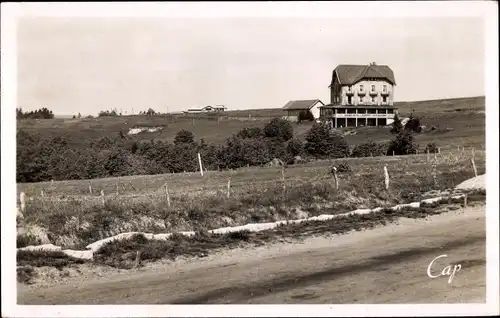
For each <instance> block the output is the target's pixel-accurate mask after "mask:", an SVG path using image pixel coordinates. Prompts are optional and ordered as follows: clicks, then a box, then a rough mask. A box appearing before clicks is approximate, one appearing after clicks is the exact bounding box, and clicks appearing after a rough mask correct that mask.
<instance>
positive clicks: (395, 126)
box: [391, 114, 403, 135]
mask: <svg viewBox="0 0 500 318" xmlns="http://www.w3.org/2000/svg"><path fill="white" fill-rule="evenodd" d="M402 130H403V124H402V123H401V119H399V116H398V114H396V115H394V121H393V122H392V128H391V134H394V135H397V134H399V133H400V132H401V131H402Z"/></svg>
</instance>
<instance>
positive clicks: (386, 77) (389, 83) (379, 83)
mask: <svg viewBox="0 0 500 318" xmlns="http://www.w3.org/2000/svg"><path fill="white" fill-rule="evenodd" d="M395 85H396V81H395V79H394V73H393V71H392V70H391V69H390V68H389V67H388V66H386V65H376V64H375V63H371V64H369V65H339V66H337V67H336V68H335V70H334V71H333V74H332V81H331V84H330V86H329V88H330V104H328V105H324V106H320V107H319V108H320V119H321V120H322V121H330V122H331V124H332V126H334V127H335V128H337V127H358V126H385V125H389V124H391V123H392V122H393V121H394V114H395V112H396V108H394V86H395Z"/></svg>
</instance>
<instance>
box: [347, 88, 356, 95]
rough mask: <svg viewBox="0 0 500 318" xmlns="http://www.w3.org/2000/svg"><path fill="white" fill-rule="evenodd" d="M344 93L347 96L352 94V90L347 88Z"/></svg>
mask: <svg viewBox="0 0 500 318" xmlns="http://www.w3.org/2000/svg"><path fill="white" fill-rule="evenodd" d="M345 94H346V95H347V96H354V90H352V89H349V90H347V91H346V92H345Z"/></svg>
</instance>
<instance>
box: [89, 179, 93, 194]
mask: <svg viewBox="0 0 500 318" xmlns="http://www.w3.org/2000/svg"><path fill="white" fill-rule="evenodd" d="M89 193H90V194H92V181H89Z"/></svg>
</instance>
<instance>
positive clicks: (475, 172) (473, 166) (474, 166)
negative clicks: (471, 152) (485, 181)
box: [470, 158, 477, 177]
mask: <svg viewBox="0 0 500 318" xmlns="http://www.w3.org/2000/svg"><path fill="white" fill-rule="evenodd" d="M470 161H471V162H472V169H474V177H477V169H476V163H475V162H474V158H471V159H470Z"/></svg>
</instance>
